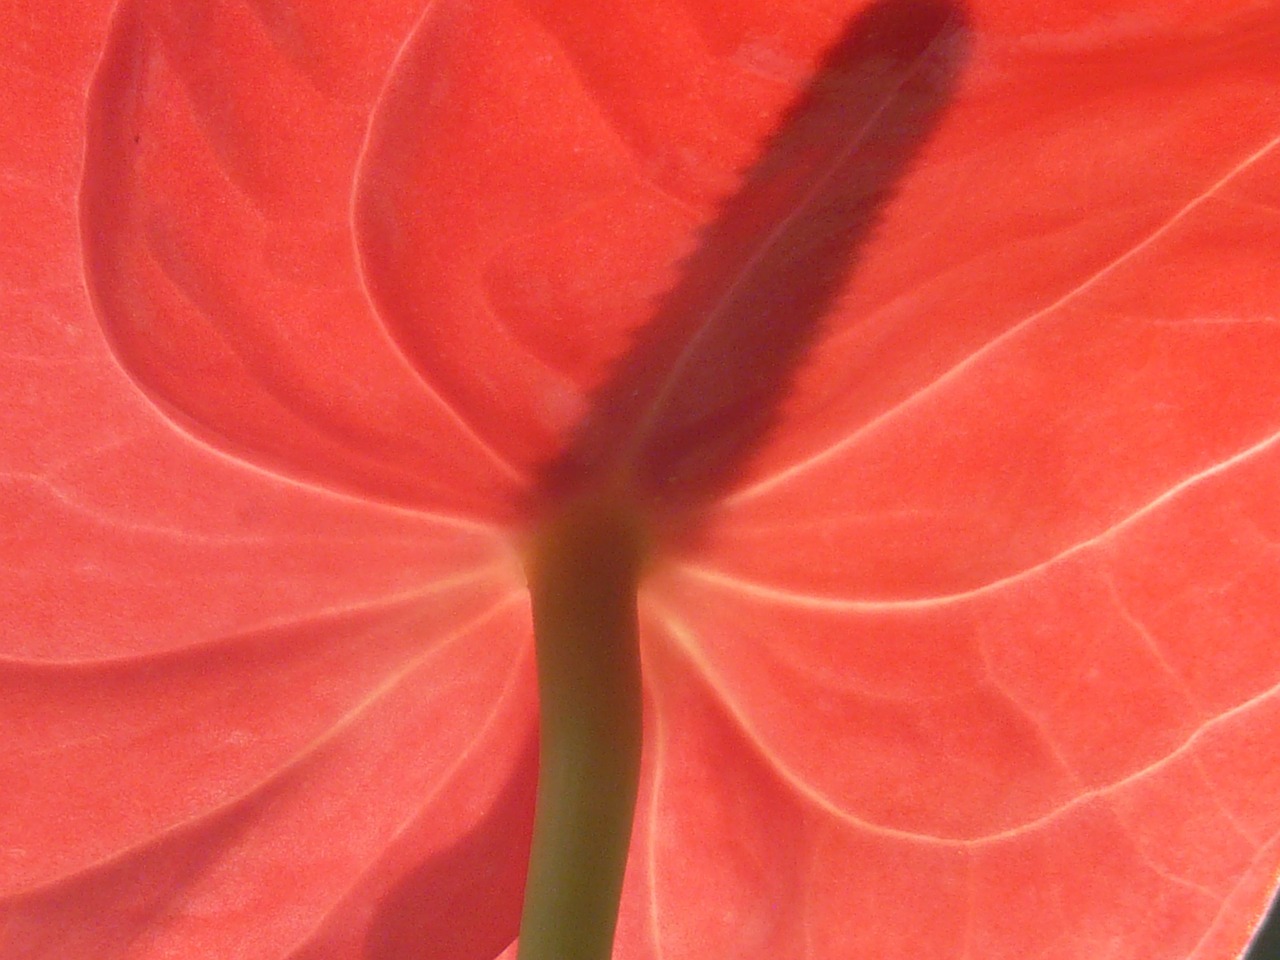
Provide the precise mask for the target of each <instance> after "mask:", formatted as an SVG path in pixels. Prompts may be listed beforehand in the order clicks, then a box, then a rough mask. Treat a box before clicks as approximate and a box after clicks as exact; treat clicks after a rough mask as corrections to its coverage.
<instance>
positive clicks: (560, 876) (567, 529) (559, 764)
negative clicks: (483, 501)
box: [519, 495, 645, 960]
mask: <svg viewBox="0 0 1280 960" xmlns="http://www.w3.org/2000/svg"><path fill="white" fill-rule="evenodd" d="M643 540H644V538H643V536H642V534H641V525H640V523H639V522H638V519H637V517H636V516H635V514H634V512H633V511H629V510H627V509H626V507H625V506H622V505H621V504H620V500H619V498H617V497H614V496H609V495H596V496H591V497H583V498H579V499H578V500H576V501H574V502H573V503H571V504H570V505H569V506H568V507H566V508H564V509H562V510H561V511H560V512H559V513H558V514H557V515H556V516H555V518H553V520H552V521H551V522H549V523H547V524H545V525H544V526H543V527H542V528H541V529H540V530H538V531H537V532H536V534H535V536H534V539H533V543H532V549H531V550H530V551H529V554H528V557H527V561H526V566H527V572H528V578H529V589H530V593H531V595H532V600H533V625H534V635H535V641H536V646H537V664H538V697H539V704H540V708H539V709H540V726H541V749H540V754H539V760H540V767H539V773H538V800H537V811H536V814H535V818H534V830H533V848H532V851H531V853H530V857H529V873H528V879H527V881H526V886H525V899H524V913H523V915H522V917H521V921H520V946H519V960H608V958H609V955H610V952H611V951H612V947H613V935H614V928H615V926H616V924H617V916H618V902H619V898H620V896H621V893H622V877H623V872H624V870H625V868H626V860H627V848H628V845H629V843H630V839H631V823H632V819H633V817H634V813H635V801H636V790H637V784H638V781H639V771H640V745H641V700H642V697H641V685H640V651H639V644H638V627H637V617H636V590H637V586H638V584H639V578H640V572H641V568H642V566H643V557H644V553H645V551H644V544H643Z"/></svg>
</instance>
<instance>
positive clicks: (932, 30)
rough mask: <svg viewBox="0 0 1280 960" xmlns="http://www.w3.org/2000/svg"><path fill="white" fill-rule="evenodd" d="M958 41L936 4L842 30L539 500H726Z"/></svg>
mask: <svg viewBox="0 0 1280 960" xmlns="http://www.w3.org/2000/svg"><path fill="white" fill-rule="evenodd" d="M968 40H969V28H968V20H967V17H966V15H965V13H964V11H963V9H962V8H961V7H960V6H958V5H957V4H956V3H955V2H948V0H879V2H876V3H873V4H871V6H869V7H868V8H867V9H865V10H864V11H862V12H861V13H860V14H858V16H856V17H855V18H853V19H852V20H851V21H850V23H849V24H848V26H847V28H846V29H845V31H844V32H843V34H842V35H841V37H840V38H839V39H838V41H837V42H835V43H834V44H833V45H832V46H831V47H830V48H829V50H828V51H827V53H826V54H825V56H824V57H823V59H822V61H821V63H820V64H819V65H818V69H817V71H816V72H815V74H814V76H813V78H812V80H811V81H810V82H809V83H808V84H807V86H806V87H805V89H804V90H803V91H802V93H801V94H800V95H799V96H798V97H797V98H796V100H795V101H794V102H793V103H792V104H791V106H790V107H789V109H788V110H787V111H786V113H785V115H784V117H783V119H782V121H781V123H780V124H779V126H778V128H777V130H776V132H775V133H774V134H773V135H772V136H771V137H770V138H769V139H768V141H767V142H766V143H765V144H764V146H763V150H762V152H761V155H760V158H759V159H758V161H756V162H755V163H754V164H753V165H752V167H751V168H750V169H749V170H748V171H747V172H746V173H745V175H744V177H743V179H742V185H741V187H740V188H739V189H738V190H737V191H736V192H735V193H734V194H733V195H732V196H731V197H730V198H729V199H728V200H726V201H725V202H724V203H723V204H722V206H721V208H720V209H719V211H718V213H717V215H716V216H715V218H714V219H713V220H712V222H711V223H709V224H708V226H707V227H706V228H705V229H704V230H703V232H702V234H701V237H700V240H699V243H698V246H697V248H696V249H695V251H694V252H693V253H692V254H691V255H690V256H689V257H688V258H687V259H686V260H685V261H684V263H683V264H682V269H681V273H680V279H679V280H678V282H677V283H676V284H675V286H674V287H673V288H672V289H671V290H670V291H669V292H668V293H667V294H666V295H665V296H664V297H663V298H662V300H661V302H660V303H659V304H658V306H657V309H656V310H655V313H654V317H653V319H652V320H651V321H650V322H649V323H648V324H646V325H645V326H644V327H643V328H642V329H641V330H640V331H639V333H638V334H637V336H636V338H635V341H634V343H633V344H632V346H631V347H630V349H629V350H628V351H627V352H626V353H625V354H624V355H623V356H622V357H621V358H620V359H619V360H618V361H617V362H616V364H615V366H614V368H613V370H612V371H611V373H610V375H609V376H608V377H607V379H606V381H605V382H604V383H603V385H602V386H601V387H600V388H598V389H597V390H596V391H594V393H593V394H592V396H591V398H590V401H589V407H588V413H587V414H586V416H585V417H584V418H583V420H582V421H581V423H580V424H579V426H578V428H577V429H576V431H575V433H574V435H573V436H572V437H571V439H570V441H569V442H568V444H567V445H566V447H565V448H564V451H563V453H561V454H560V455H559V456H558V457H557V458H556V459H555V460H554V461H552V462H550V463H548V464H547V465H546V466H545V468H544V469H543V471H542V476H541V482H540V483H539V484H538V492H537V496H538V497H539V498H540V499H542V500H544V501H545V500H548V499H550V500H554V499H557V498H559V497H563V496H566V495H568V494H571V493H573V492H575V491H576V490H578V489H581V488H583V487H585V486H589V485H591V484H592V483H596V482H600V481H601V480H602V479H603V478H605V477H617V476H621V477H624V478H625V482H627V483H629V484H630V485H631V487H632V490H633V492H634V493H636V494H638V495H639V496H640V497H641V498H642V499H643V501H644V502H645V503H646V504H648V505H649V506H650V507H651V508H654V509H655V510H657V511H658V512H659V513H663V514H671V513H679V514H690V513H692V514H695V515H696V513H697V510H698V508H699V507H700V506H702V505H704V504H706V503H709V502H711V501H713V500H714V499H715V498H716V497H717V495H719V494H720V493H722V492H723V491H724V490H725V488H726V487H727V486H728V485H729V483H731V482H732V480H733V478H734V476H735V474H736V473H737V472H739V468H740V465H741V464H742V463H743V462H744V460H745V458H746V457H747V456H748V455H749V453H750V452H751V450H752V449H753V447H755V446H756V445H757V444H758V443H759V441H760V440H761V439H762V437H763V436H764V435H765V434H766V433H767V431H768V430H769V429H770V426H771V424H772V423H773V421H774V419H775V416H776V414H775V411H776V410H777V407H778V403H779V401H780V400H781V399H782V398H783V396H784V395H785V392H786V391H787V389H788V385H789V383H790V382H791V380H792V377H793V374H794V372H795V370H796V368H797V366H798V364H799V363H800V361H801V360H802V359H803V358H804V356H805V354H806V352H807V351H808V349H809V348H810V346H811V345H812V344H813V343H814V342H815V340H816V339H817V338H819V337H820V336H821V335H822V332H823V321H824V319H825V318H826V317H828V316H829V314H830V312H831V311H832V309H833V308H834V307H835V306H836V302H837V299H838V297H839V295H840V291H841V290H842V288H843V287H844V285H845V284H846V283H847V281H848V278H849V277H850V276H851V274H852V272H853V271H854V270H855V269H856V267H857V264H858V260H859V255H860V252H861V250H862V249H863V248H864V246H865V245H866V243H867V242H868V240H869V239H870V237H871V235H872V231H873V230H874V228H875V226H876V223H877V220H878V218H879V216H880V214H881V212H882V210H883V209H884V207H885V204H886V203H887V201H889V200H890V199H891V198H892V196H893V194H894V191H895V189H896V186H897V184H898V183H899V182H900V181H901V180H902V179H903V177H904V176H905V175H906V174H907V172H908V170H909V168H910V165H911V162H912V160H913V159H914V158H915V157H916V156H917V154H918V153H919V151H920V149H921V146H922V145H923V144H924V143H925V141H926V140H927V139H928V137H929V136H930V135H931V134H932V132H933V131H934V129H935V128H936V126H937V124H938V122H939V119H940V117H941V115H942V113H943V111H944V109H945V107H946V106H947V104H948V102H949V101H950V99H951V97H952V95H953V92H954V89H955V86H956V83H957V78H958V76H959V73H960V70H961V68H962V66H963V63H964V60H965V57H966V53H967V49H968V45H969V43H968ZM688 519H689V518H687V519H686V523H685V524H683V525H684V526H687V520H688Z"/></svg>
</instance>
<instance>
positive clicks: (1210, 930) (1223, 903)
mask: <svg viewBox="0 0 1280 960" xmlns="http://www.w3.org/2000/svg"><path fill="white" fill-rule="evenodd" d="M1275 840H1276V837H1272V839H1271V840H1270V841H1269V843H1274V842H1275ZM1257 862H1258V858H1257V856H1255V857H1254V858H1253V860H1252V863H1257ZM1248 879H1250V878H1249V877H1247V876H1245V877H1241V878H1239V880H1238V881H1237V882H1236V885H1235V886H1234V887H1232V888H1231V892H1230V893H1228V894H1227V895H1226V896H1225V897H1223V898H1222V899H1221V900H1220V901H1219V907H1218V912H1217V914H1215V915H1214V918H1213V921H1212V922H1211V923H1210V924H1209V925H1208V927H1207V928H1206V929H1205V932H1204V934H1203V935H1202V936H1201V937H1200V939H1199V940H1197V941H1196V944H1195V946H1194V947H1192V948H1191V952H1190V953H1189V954H1187V957H1188V960H1191V958H1194V957H1197V956H1202V954H1201V953H1200V951H1201V948H1202V947H1203V946H1204V945H1205V944H1206V943H1207V942H1208V941H1209V938H1210V937H1211V936H1213V934H1214V933H1215V932H1216V931H1217V930H1218V928H1219V925H1220V923H1221V921H1222V914H1223V911H1225V910H1226V909H1227V902H1228V901H1229V900H1230V899H1231V898H1232V896H1234V895H1235V893H1236V891H1237V890H1239V889H1240V886H1241V885H1242V884H1243V883H1244V882H1245V881H1246V880H1248ZM1277 883H1280V874H1277V873H1276V872H1275V871H1274V870H1273V871H1272V874H1271V882H1270V884H1268V888H1269V889H1273V888H1274V887H1275V886H1276V884H1277ZM1266 911H1267V907H1266V906H1265V905H1264V906H1263V913H1262V915H1261V916H1258V917H1257V918H1256V920H1255V923H1256V924H1257V927H1256V928H1255V929H1254V931H1253V934H1252V936H1250V937H1249V941H1248V943H1247V944H1246V946H1245V951H1244V953H1242V954H1241V960H1244V957H1245V956H1246V955H1247V954H1248V952H1249V947H1252V946H1253V943H1254V941H1255V940H1257V939H1258V934H1259V933H1261V932H1262V921H1263V920H1264V919H1265V917H1266Z"/></svg>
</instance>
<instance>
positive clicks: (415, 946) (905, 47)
mask: <svg viewBox="0 0 1280 960" xmlns="http://www.w3.org/2000/svg"><path fill="white" fill-rule="evenodd" d="M967 41H968V27H967V19H966V17H965V15H964V13H963V11H962V9H961V8H960V7H958V6H957V5H955V4H954V3H950V2H944V0H881V2H878V3H874V4H873V5H872V6H871V7H869V8H868V9H867V10H865V11H863V12H862V13H861V14H860V15H859V16H858V17H856V18H855V19H853V20H852V21H851V22H850V24H849V25H848V27H847V28H846V30H845V31H844V33H843V34H842V36H841V38H840V39H839V40H838V41H837V42H836V43H835V44H834V45H833V46H832V47H831V49H830V50H829V51H828V52H827V54H826V55H825V56H824V58H823V59H822V61H821V63H820V64H819V65H818V69H817V71H816V72H815V75H814V78H813V80H812V81H811V82H810V84H809V85H808V86H807V88H806V89H805V91H804V92H803V93H802V94H801V96H800V97H799V98H798V99H797V100H796V101H795V103H793V104H792V105H791V107H790V108H789V109H788V111H787V112H786V114H785V116H784V117H783V120H782V122H781V123H780V125H779V128H778V130H777V132H776V133H775V134H774V135H773V136H771V137H770V139H769V140H768V142H767V143H766V144H765V145H764V148H763V151H762V155H761V157H760V159H759V160H758V161H757V162H756V163H755V164H754V165H753V166H752V168H751V169H750V170H749V171H748V172H747V174H746V175H745V177H744V180H743V185H742V187H741V188H740V189H739V190H738V191H737V192H736V193H735V194H734V195H733V196H732V197H731V198H730V199H729V200H728V201H726V202H725V203H724V205H723V206H722V208H721V210H720V212H719V214H718V215H717V217H716V218H715V219H714V221H713V222H712V223H710V224H709V225H708V226H707V227H706V228H705V230H704V231H703V233H702V236H701V239H700V242H699V245H698V248H697V250H696V251H695V252H694V253H693V254H692V255H691V256H690V257H689V258H688V259H687V260H686V261H685V263H684V264H683V270H682V272H681V279H680V281H679V282H678V283H677V284H676V285H675V287H674V288H673V289H672V290H671V291H670V292H669V293H668V294H667V295H666V296H665V297H664V298H663V299H662V301H661V303H660V304H659V305H658V308H657V310H656V311H655V315H654V318H653V320H652V321H651V322H650V323H649V324H647V325H646V326H645V327H644V329H643V330H641V331H640V333H639V334H638V335H637V337H636V340H635V342H634V343H633V344H632V346H631V348H630V349H629V350H628V351H627V353H626V354H624V355H623V357H622V358H621V359H620V360H619V361H618V362H617V363H616V364H615V366H614V369H613V370H612V372H611V374H610V376H609V377H608V378H607V380H606V381H605V383H604V384H603V385H602V386H601V387H600V388H599V389H598V390H596V391H595V392H594V394H593V395H592V397H591V398H590V401H589V413H588V415H587V416H586V417H585V418H584V420H583V422H582V424H581V425H580V426H579V428H578V430H577V431H576V432H575V434H574V435H573V436H572V437H571V439H570V442H569V443H568V445H567V447H566V448H565V451H564V453H563V454H562V455H561V456H559V457H557V458H556V459H555V460H554V461H553V462H551V463H548V464H547V465H545V467H544V469H543V471H542V475H541V478H540V481H541V482H540V483H539V484H538V486H537V491H538V492H537V499H538V500H539V501H540V503H541V504H542V505H545V503H546V501H548V500H554V499H558V498H560V497H564V496H566V495H569V494H571V493H573V492H575V491H578V490H581V489H582V488H584V487H586V486H588V485H590V484H592V483H593V482H599V481H601V480H603V479H605V478H607V477H609V476H611V475H616V474H617V473H618V472H619V471H621V472H623V473H625V474H626V475H627V476H628V479H629V482H631V483H632V484H633V487H634V492H635V493H637V494H639V495H640V496H642V497H643V498H644V502H646V503H648V504H652V505H654V506H655V509H656V511H657V512H658V513H660V514H662V515H663V516H670V515H671V514H672V513H675V512H679V513H682V514H688V513H689V512H691V511H696V510H697V508H698V507H700V506H702V505H704V504H706V503H708V502H709V501H711V500H712V499H713V498H714V497H715V496H716V495H717V494H718V493H720V492H721V491H722V490H723V489H724V488H725V487H726V486H727V485H728V484H729V483H730V482H731V481H732V479H733V477H734V474H735V471H736V470H737V469H738V468H739V465H740V464H741V463H742V462H743V460H744V458H745V457H746V456H747V455H748V454H749V453H750V451H751V449H752V447H753V446H754V445H755V444H757V443H758V442H759V440H760V439H761V438H762V437H763V435H764V434H765V433H766V432H767V431H768V429H769V428H770V426H771V424H772V422H773V419H774V416H775V414H774V411H775V409H776V407H777V404H778V402H779V400H780V399H781V398H782V397H783V396H784V394H785V392H786V390H787V388H788V385H789V383H790V381H791V378H792V375H793V371H794V369H795V368H796V366H797V365H798V364H799V362H800V361H801V360H802V359H803V357H804V354H805V352H806V351H807V350H808V348H809V347H810V345H811V344H812V343H813V342H814V341H815V339H816V338H818V337H819V336H820V335H821V334H822V321H823V319H824V318H825V317H826V316H827V315H828V314H829V313H830V311H831V309H832V308H833V307H834V306H835V302H836V299H837V297H838V296H839V292H840V290H841V289H842V288H843V286H844V285H845V283H846V282H847V280H848V277H849V275H850V273H851V271H852V270H853V269H854V268H855V267H856V265H857V259H858V252H859V250H860V248H861V247H862V246H863V244H865V243H866V241H867V240H868V238H869V236H870V233H871V231H872V229H873V228H874V226H875V224H876V222H877V219H878V216H879V214H880V211H881V210H882V209H883V207H884V205H885V203H886V202H887V201H888V200H889V199H890V198H891V197H892V195H893V191H894V189H895V186H896V184H897V183H898V182H899V181H901V179H902V178H903V177H904V176H905V174H906V172H907V170H908V168H909V165H910V162H911V160H912V159H913V158H914V157H915V156H916V155H917V153H918V152H919V150H920V147H921V145H922V144H923V143H924V142H925V140H926V139H927V138H928V136H929V135H930V134H931V133H932V131H933V130H934V129H935V127H936V126H937V123H938V120H939V117H940V115H941V113H942V111H943V108H944V107H945V106H946V104H947V103H948V102H949V100H950V98H951V95H952V92H953V90H954V86H955V83H956V79H957V76H958V74H959V71H960V68H961V66H962V63H963V61H964V57H965V52H966V49H967V45H968V42H967ZM669 372H671V375H669ZM637 425H639V426H637ZM535 509H536V507H535ZM536 760H537V748H536V743H531V744H530V745H529V749H528V751H527V752H526V759H525V761H524V762H522V763H521V765H520V767H519V773H518V774H517V776H516V777H515V778H514V779H513V780H512V782H511V783H510V784H509V785H508V787H507V789H506V790H505V791H504V792H503V795H502V796H501V797H500V798H499V800H498V801H497V803H496V804H495V806H494V808H493V810H491V811H490V812H489V813H487V814H486V816H485V818H484V819H483V820H482V821H481V822H480V823H479V824H478V825H477V826H476V827H475V829H474V830H472V831H471V832H470V833H469V834H468V835H467V836H466V837H463V838H461V839H460V840H459V841H458V842H457V843H456V844H455V845H454V846H453V847H451V848H450V849H449V850H447V851H445V852H444V853H441V854H438V855H437V856H435V857H433V858H432V859H431V860H429V861H427V862H426V863H424V864H423V865H422V866H421V867H420V868H418V869H417V870H415V871H414V872H413V873H411V874H409V875H408V876H406V877H404V878H403V879H402V880H401V881H400V882H399V883H398V884H397V885H396V887H395V888H394V889H393V890H392V891H391V892H390V893H389V894H388V895H387V896H386V897H385V898H383V900H382V902H381V903H380V904H379V907H378V911H377V914H376V916H375V917H374V919H373V921H372V923H371V925H370V928H369V930H368V934H367V936H366V939H365V955H366V957H367V958H368V960H409V958H414V960H446V958H447V960H493V957H495V956H497V955H498V954H499V953H500V952H501V951H502V950H503V949H504V948H505V947H506V946H507V945H508V944H509V943H510V942H511V940H512V939H513V938H514V936H515V934H516V932H517V928H518V924H519V910H520V907H519V904H520V895H521V892H522V890H523V885H524V871H525V865H526V863H527V859H528V847H529V839H530V835H531V830H532V814H533V800H534V784H535V780H536V766H537V763H536Z"/></svg>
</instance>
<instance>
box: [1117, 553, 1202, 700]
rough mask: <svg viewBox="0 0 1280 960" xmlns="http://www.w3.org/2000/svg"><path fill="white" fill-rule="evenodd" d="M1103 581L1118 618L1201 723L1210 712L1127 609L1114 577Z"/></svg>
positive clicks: (1149, 634)
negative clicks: (1154, 660)
mask: <svg viewBox="0 0 1280 960" xmlns="http://www.w3.org/2000/svg"><path fill="white" fill-rule="evenodd" d="M1104 583H1105V586H1106V588H1107V592H1108V593H1109V594H1110V595H1111V601H1112V603H1114V604H1115V607H1116V611H1117V612H1118V613H1119V614H1120V618H1121V619H1122V620H1124V622H1125V623H1127V624H1129V626H1130V627H1131V628H1132V629H1133V631H1134V632H1135V633H1136V634H1137V635H1138V637H1139V638H1140V639H1141V641H1142V644H1143V645H1144V646H1145V647H1146V648H1147V650H1148V652H1150V653H1151V655H1152V656H1154V657H1155V658H1156V662H1157V663H1159V664H1160V667H1161V669H1162V670H1164V672H1165V674H1167V675H1168V677H1169V679H1170V680H1172V681H1173V683H1174V685H1175V686H1176V687H1177V688H1178V690H1179V691H1180V692H1181V694H1182V697H1183V699H1184V700H1186V702H1187V706H1188V707H1189V708H1190V709H1191V711H1192V712H1193V713H1195V714H1196V716H1197V717H1198V718H1199V720H1200V722H1202V723H1203V722H1204V721H1205V719H1207V718H1208V717H1209V716H1210V713H1209V711H1208V710H1207V709H1206V708H1205V706H1204V704H1202V703H1201V702H1200V701H1199V699H1198V698H1197V697H1196V694H1195V691H1194V690H1192V689H1191V685H1190V684H1189V683H1187V680H1186V678H1185V677H1184V676H1182V674H1180V673H1179V672H1178V671H1177V670H1175V669H1174V668H1173V664H1172V663H1170V662H1169V658H1168V656H1166V654H1165V651H1164V649H1163V648H1162V647H1161V646H1160V644H1159V643H1158V642H1157V641H1156V638H1155V637H1154V636H1152V634H1151V631H1150V630H1148V629H1147V625H1146V624H1145V623H1143V622H1142V621H1141V620H1139V619H1138V618H1137V617H1136V616H1135V615H1134V613H1133V611H1132V610H1130V609H1129V605H1128V603H1126V602H1125V600H1124V598H1123V597H1121V596H1120V591H1119V589H1117V587H1116V584H1115V579H1114V578H1113V577H1110V576H1108V577H1105V578H1104Z"/></svg>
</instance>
